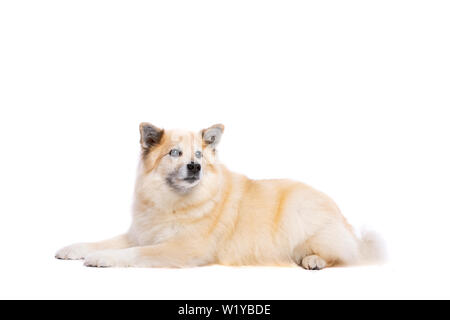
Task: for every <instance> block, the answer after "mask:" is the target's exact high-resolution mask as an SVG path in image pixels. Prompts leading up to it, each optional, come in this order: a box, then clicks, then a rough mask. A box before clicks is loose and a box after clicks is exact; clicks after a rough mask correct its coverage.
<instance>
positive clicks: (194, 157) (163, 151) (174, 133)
mask: <svg viewBox="0 0 450 320" xmlns="http://www.w3.org/2000/svg"><path fill="white" fill-rule="evenodd" d="M139 128H140V133H141V148H142V161H143V165H144V170H145V172H146V173H151V174H152V175H156V176H157V177H158V178H159V179H160V180H161V181H164V183H166V184H167V185H168V186H169V187H170V188H171V189H172V190H174V191H175V192H179V193H186V192H188V191H190V190H192V189H193V188H194V187H195V186H197V185H198V184H199V183H200V182H201V180H202V178H203V177H204V176H205V175H206V174H207V173H208V168H209V167H211V166H212V165H213V164H214V162H215V158H216V147H217V145H218V143H219V141H220V138H221V136H222V133H223V130H224V126H223V125H222V124H216V125H214V126H211V127H209V128H207V129H203V130H201V131H200V132H198V133H195V132H189V131H182V130H168V131H166V130H164V129H160V128H158V127H156V126H154V125H152V124H150V123H141V124H140V126H139Z"/></svg>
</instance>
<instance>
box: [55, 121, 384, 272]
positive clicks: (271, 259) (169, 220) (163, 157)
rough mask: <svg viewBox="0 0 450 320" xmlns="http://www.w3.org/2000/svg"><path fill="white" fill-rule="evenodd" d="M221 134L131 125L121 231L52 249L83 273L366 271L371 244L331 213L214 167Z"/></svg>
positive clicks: (317, 198)
mask: <svg viewBox="0 0 450 320" xmlns="http://www.w3.org/2000/svg"><path fill="white" fill-rule="evenodd" d="M223 131H224V126H223V125H220V124H219V125H214V126H212V127H210V128H208V129H204V130H202V131H201V132H199V133H194V132H186V131H180V130H171V131H164V130H162V129H159V128H157V127H155V126H153V125H151V124H149V123H142V124H141V125H140V133H141V147H142V157H141V161H140V163H139V168H138V175H137V181H136V188H135V201H134V209H133V222H132V224H131V227H130V229H129V231H128V232H127V233H126V234H124V235H121V236H118V237H115V238H113V239H110V240H106V241H101V242H96V243H81V244H74V245H71V246H68V247H66V248H63V249H61V250H60V251H58V253H57V254H56V257H57V258H59V259H84V261H85V262H84V264H85V265H86V266H92V267H192V266H202V265H209V264H223V265H235V266H236V265H292V264H294V263H295V264H299V265H301V266H302V267H304V268H305V269H310V270H318V269H322V268H324V267H327V266H332V265H336V264H355V263H361V262H372V261H374V260H376V259H378V258H380V254H381V251H380V250H379V249H380V247H379V246H378V245H377V244H378V242H377V241H376V239H375V238H374V237H373V236H370V235H365V236H363V237H362V239H359V238H358V237H357V236H355V234H354V232H353V229H352V227H351V226H350V225H349V224H348V223H347V221H346V220H345V218H344V217H343V216H342V215H341V213H340V211H339V209H338V207H337V206H336V205H335V203H334V202H333V201H332V200H331V199H330V198H328V197H327V196H326V195H324V194H323V193H321V192H319V191H316V190H314V189H312V188H311V187H309V186H306V185H304V184H302V183H299V182H294V181H290V180H260V181H255V180H250V179H248V178H247V177H245V176H243V175H240V174H236V173H233V172H230V171H228V170H227V169H226V168H225V166H223V165H221V164H219V163H218V161H217V153H216V148H217V145H218V143H219V141H220V138H221V136H222V133H223Z"/></svg>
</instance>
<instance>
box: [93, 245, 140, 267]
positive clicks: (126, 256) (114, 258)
mask: <svg viewBox="0 0 450 320" xmlns="http://www.w3.org/2000/svg"><path fill="white" fill-rule="evenodd" d="M134 257H135V255H134V254H133V250H131V249H122V250H104V251H98V252H94V253H92V254H89V255H88V256H87V257H86V258H85V259H84V265H85V266H87V267H98V268H107V267H122V268H126V267H136V266H137V265H136V263H135V258H134Z"/></svg>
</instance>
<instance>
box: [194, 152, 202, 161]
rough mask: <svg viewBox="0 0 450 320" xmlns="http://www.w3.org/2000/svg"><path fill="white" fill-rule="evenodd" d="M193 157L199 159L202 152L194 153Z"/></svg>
mask: <svg viewBox="0 0 450 320" xmlns="http://www.w3.org/2000/svg"><path fill="white" fill-rule="evenodd" d="M195 156H196V157H197V158H199V159H200V158H201V157H202V152H201V151H197V152H195Z"/></svg>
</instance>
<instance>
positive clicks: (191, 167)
mask: <svg viewBox="0 0 450 320" xmlns="http://www.w3.org/2000/svg"><path fill="white" fill-rule="evenodd" d="M187 168H188V171H189V173H197V172H199V171H200V170H201V169H202V166H201V165H200V163H195V162H191V163H189V164H188V165H187Z"/></svg>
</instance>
